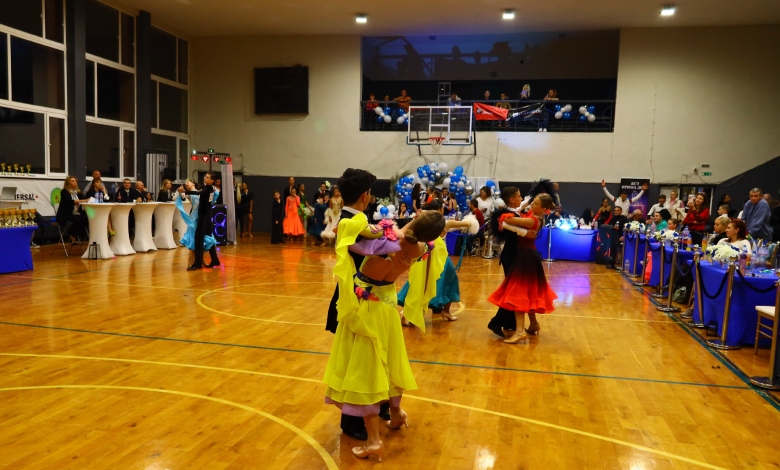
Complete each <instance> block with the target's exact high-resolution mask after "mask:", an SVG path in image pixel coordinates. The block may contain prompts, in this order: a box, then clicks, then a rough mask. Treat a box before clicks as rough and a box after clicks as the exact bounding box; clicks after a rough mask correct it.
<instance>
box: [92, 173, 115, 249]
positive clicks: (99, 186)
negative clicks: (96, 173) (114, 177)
mask: <svg viewBox="0 0 780 470" xmlns="http://www.w3.org/2000/svg"><path fill="white" fill-rule="evenodd" d="M91 185H92V187H91V188H90V190H89V191H88V192H87V199H89V198H95V195H96V194H98V193H103V202H110V201H109V199H110V197H109V195H108V190H107V189H106V187H105V186H103V181H101V180H100V178H96V179H93V180H92V183H91ZM108 234H109V235H111V236H112V237H113V236H114V235H116V232H114V227H113V226H112V225H111V217H109V218H108Z"/></svg>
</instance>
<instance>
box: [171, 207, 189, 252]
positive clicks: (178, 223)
mask: <svg viewBox="0 0 780 470" xmlns="http://www.w3.org/2000/svg"><path fill="white" fill-rule="evenodd" d="M177 197H178V196H177ZM182 204H183V205H184V212H186V213H187V214H189V213H190V211H192V203H191V202H190V200H189V199H185V200H184V201H182ZM174 207H175V203H174ZM187 228H188V227H187V222H185V221H184V219H183V218H182V216H181V212H180V211H179V209H176V210H175V211H174V213H173V230H175V231H177V232H179V240H181V238H182V237H183V236H184V234H185V233H187ZM179 246H181V245H179Z"/></svg>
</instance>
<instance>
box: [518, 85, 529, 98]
mask: <svg viewBox="0 0 780 470" xmlns="http://www.w3.org/2000/svg"><path fill="white" fill-rule="evenodd" d="M518 98H519V99H520V100H530V99H531V85H529V84H527V83H526V84H525V85H523V90H522V91H521V92H520V96H519V97H518Z"/></svg>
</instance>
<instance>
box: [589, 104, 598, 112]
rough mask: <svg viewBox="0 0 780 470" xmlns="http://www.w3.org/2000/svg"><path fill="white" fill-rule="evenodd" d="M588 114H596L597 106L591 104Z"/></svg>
mask: <svg viewBox="0 0 780 470" xmlns="http://www.w3.org/2000/svg"><path fill="white" fill-rule="evenodd" d="M588 112H589V113H590V114H593V113H594V112H596V107H595V106H593V105H592V104H591V105H589V106H588Z"/></svg>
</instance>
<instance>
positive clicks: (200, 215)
mask: <svg viewBox="0 0 780 470" xmlns="http://www.w3.org/2000/svg"><path fill="white" fill-rule="evenodd" d="M213 184H214V179H213V175H212V174H211V173H206V175H205V176H204V177H203V189H201V190H197V189H195V183H193V182H192V180H190V179H187V181H185V183H184V186H185V187H186V189H185V187H181V186H180V187H179V189H178V194H179V196H177V197H176V201H175V202H176V208H177V209H179V212H180V213H181V217H182V219H184V222H185V223H186V224H187V231H186V232H185V233H184V235H182V236H181V238H180V239H179V243H180V244H182V245H183V246H186V247H187V248H189V249H190V251H194V252H195V262H194V263H192V266H190V267H188V268H187V271H195V270H198V269H201V268H203V267H204V265H203V252H204V251H205V250H208V252H209V254H210V255H211V263H210V264H207V265H205V267H207V268H213V267H215V266H219V265H220V264H219V258H218V257H217V248H216V246H217V240H216V239H214V235H213V233H214V225H213V222H212V221H211V206H212V204H213V202H214V201H216V200H217V198H218V197H219V190H218V189H217V188H215V187H214V186H213ZM185 194H186V195H188V196H189V197H190V202H191V203H192V210H191V212H190V213H187V211H185V210H184V203H183V202H182V200H183V198H184V195H185Z"/></svg>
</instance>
